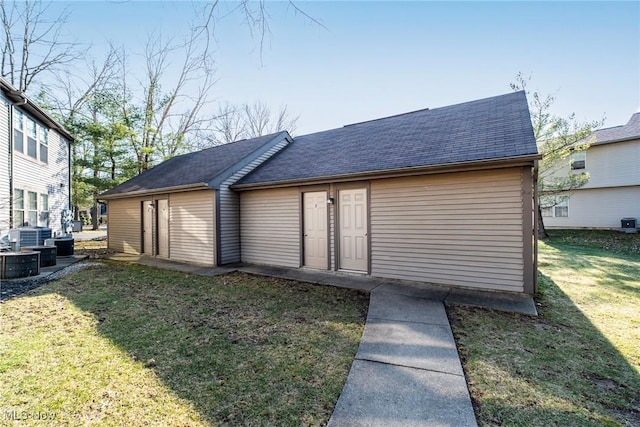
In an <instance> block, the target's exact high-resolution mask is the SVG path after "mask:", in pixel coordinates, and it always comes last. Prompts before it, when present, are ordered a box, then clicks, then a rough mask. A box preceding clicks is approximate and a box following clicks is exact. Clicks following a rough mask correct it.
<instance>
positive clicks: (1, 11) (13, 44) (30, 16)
mask: <svg viewBox="0 0 640 427" xmlns="http://www.w3.org/2000/svg"><path fill="white" fill-rule="evenodd" d="M49 6H50V5H49V4H44V3H42V2H41V1H38V0H35V1H33V0H27V1H24V2H19V1H6V0H0V21H1V23H2V32H1V33H0V37H1V41H2V58H1V60H0V72H1V73H2V77H4V78H5V79H7V80H8V81H9V82H11V84H12V85H13V86H15V87H16V88H17V89H19V90H20V91H23V92H24V91H26V90H27V89H28V88H29V86H30V85H31V84H32V83H33V82H34V80H37V79H38V78H40V75H41V74H46V73H55V72H58V71H60V70H61V69H63V68H66V67H68V66H69V65H70V64H71V63H74V62H76V61H77V60H78V59H79V58H81V57H82V56H83V53H84V51H83V49H81V45H80V44H79V43H77V42H74V41H70V40H67V39H66V38H65V36H64V34H63V33H62V29H63V27H64V24H65V23H66V22H67V18H68V12H67V10H66V9H65V10H64V11H62V12H61V13H60V14H59V15H57V16H55V17H54V18H52V19H51V18H49V17H48V15H49Z"/></svg>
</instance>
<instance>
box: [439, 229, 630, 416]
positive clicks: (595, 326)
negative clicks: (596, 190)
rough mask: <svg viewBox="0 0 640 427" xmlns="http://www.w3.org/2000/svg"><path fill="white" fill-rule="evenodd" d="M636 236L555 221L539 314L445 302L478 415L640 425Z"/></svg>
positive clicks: (543, 266) (545, 251) (543, 250)
mask: <svg viewBox="0 0 640 427" xmlns="http://www.w3.org/2000/svg"><path fill="white" fill-rule="evenodd" d="M639 245H640V236H638V235H632V236H629V235H621V234H619V233H616V232H591V231H588V232H581V231H570V232H557V231H553V234H552V237H551V238H550V239H547V240H545V241H544V242H541V244H540V263H539V271H540V276H539V277H540V293H539V295H538V296H537V297H536V301H537V303H538V304H539V307H538V310H539V313H540V315H539V317H537V318H531V317H527V316H519V315H514V314H507V313H500V312H494V311H490V310H482V309H473V308H464V307H449V308H448V311H449V316H450V320H451V323H452V327H453V331H454V335H455V337H456V341H457V344H458V347H459V350H460V354H461V358H462V361H463V366H464V369H465V373H466V375H467V380H468V383H469V389H470V392H471V395H472V399H473V401H474V406H475V409H476V415H477V417H478V421H479V423H480V424H481V425H522V426H547V425H563V426H589V425H592V426H600V425H629V426H632V425H634V426H635V425H640V310H638V307H640V255H639V254H638V252H637V248H638V247H639Z"/></svg>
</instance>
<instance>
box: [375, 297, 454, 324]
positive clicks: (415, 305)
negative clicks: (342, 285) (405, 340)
mask: <svg viewBox="0 0 640 427" xmlns="http://www.w3.org/2000/svg"><path fill="white" fill-rule="evenodd" d="M368 319H389V320H398V321H402V322H420V323H433V324H437V325H446V326H447V327H448V326H449V320H448V319H447V313H446V311H445V310H444V305H442V303H441V302H440V301H431V300H426V299H422V298H415V297H410V296H406V295H400V294H392V293H386V292H375V294H373V295H372V298H371V302H370V304H369V315H368Z"/></svg>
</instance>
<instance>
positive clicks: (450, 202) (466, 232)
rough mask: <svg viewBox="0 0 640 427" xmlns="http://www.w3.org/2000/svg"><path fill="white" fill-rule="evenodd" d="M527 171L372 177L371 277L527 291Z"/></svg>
mask: <svg viewBox="0 0 640 427" xmlns="http://www.w3.org/2000/svg"><path fill="white" fill-rule="evenodd" d="M522 173H523V170H522V169H521V168H511V169H502V170H492V171H479V172H460V173H450V174H442V175H430V176H423V177H411V178H392V179H384V180H375V181H372V182H371V202H370V211H371V218H370V221H371V230H370V233H371V249H370V250H371V274H372V276H379V277H388V278H396V279H407V280H418V281H424V282H433V283H439V284H445V285H456V286H465V287H473V288H484V289H493V290H501V291H514V292H522V291H523V274H524V272H523V268H524V263H523V236H522V230H523V223H522V221H523V202H522V193H523V191H522V190H523V189H522Z"/></svg>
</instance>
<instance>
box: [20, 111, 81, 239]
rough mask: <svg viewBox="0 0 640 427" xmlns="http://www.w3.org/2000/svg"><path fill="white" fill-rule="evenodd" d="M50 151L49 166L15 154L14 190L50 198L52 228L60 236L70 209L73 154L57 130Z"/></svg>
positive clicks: (50, 135) (50, 132)
mask: <svg viewBox="0 0 640 427" xmlns="http://www.w3.org/2000/svg"><path fill="white" fill-rule="evenodd" d="M39 124H41V123H39ZM25 147H26V146H25ZM48 147H49V155H48V163H41V162H39V161H37V160H35V159H33V158H31V157H29V156H27V155H26V154H22V153H14V160H13V181H14V185H13V187H14V188H15V189H21V190H25V194H26V192H27V191H34V192H36V193H38V194H48V195H49V227H50V228H51V230H52V232H53V233H54V235H56V234H60V233H62V231H63V230H62V211H64V210H66V209H69V156H70V153H69V144H68V142H67V141H66V140H65V139H64V138H63V137H62V136H61V135H60V134H59V133H58V132H56V131H55V130H53V129H50V130H49V133H48ZM25 149H26V148H25ZM39 197H40V196H38V203H40V200H39Z"/></svg>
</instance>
